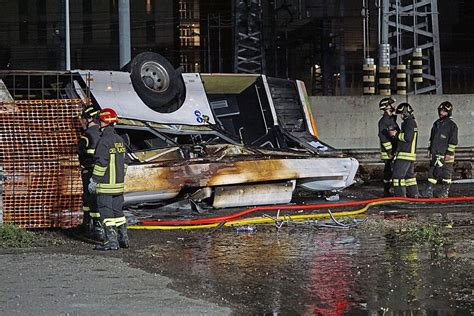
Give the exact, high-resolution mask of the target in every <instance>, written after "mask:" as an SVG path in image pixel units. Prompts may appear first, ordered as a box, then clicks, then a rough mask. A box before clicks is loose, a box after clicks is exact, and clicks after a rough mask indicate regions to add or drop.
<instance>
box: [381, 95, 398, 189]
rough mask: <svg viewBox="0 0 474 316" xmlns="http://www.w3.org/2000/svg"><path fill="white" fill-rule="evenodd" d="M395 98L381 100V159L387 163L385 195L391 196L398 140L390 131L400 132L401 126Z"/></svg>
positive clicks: (384, 180)
mask: <svg viewBox="0 0 474 316" xmlns="http://www.w3.org/2000/svg"><path fill="white" fill-rule="evenodd" d="M395 101H396V100H395V99H393V98H390V97H388V98H383V99H382V100H380V102H379V110H381V111H383V114H382V117H381V118H380V120H379V124H378V126H379V134H378V136H379V140H380V159H381V160H382V161H383V162H384V163H385V166H384V170H383V188H384V190H383V195H384V196H390V182H391V180H392V166H393V158H394V156H395V152H396V148H397V141H396V139H395V138H394V137H391V136H390V134H389V131H396V132H398V131H399V130H400V128H399V127H398V124H397V116H396V115H394V112H395V107H394V103H395Z"/></svg>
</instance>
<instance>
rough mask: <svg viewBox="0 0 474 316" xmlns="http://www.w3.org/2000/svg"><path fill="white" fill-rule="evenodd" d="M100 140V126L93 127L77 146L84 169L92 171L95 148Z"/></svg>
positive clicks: (88, 129)
mask: <svg viewBox="0 0 474 316" xmlns="http://www.w3.org/2000/svg"><path fill="white" fill-rule="evenodd" d="M99 138H100V127H99V125H93V126H91V127H89V128H87V130H86V131H85V132H84V134H83V135H81V138H80V139H79V143H78V145H77V151H78V154H79V163H80V164H81V166H82V167H83V168H87V169H92V168H93V167H94V154H95V148H96V147H97V143H98V142H99Z"/></svg>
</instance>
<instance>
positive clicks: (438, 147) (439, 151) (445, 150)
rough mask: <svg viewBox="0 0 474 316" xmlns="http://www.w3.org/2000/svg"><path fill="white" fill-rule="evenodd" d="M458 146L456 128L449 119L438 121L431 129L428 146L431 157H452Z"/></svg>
mask: <svg viewBox="0 0 474 316" xmlns="http://www.w3.org/2000/svg"><path fill="white" fill-rule="evenodd" d="M457 144H458V126H457V125H456V123H454V122H453V120H451V118H449V117H445V118H442V119H438V120H437V121H436V122H434V124H433V127H432V128H431V134H430V145H429V147H428V149H429V151H430V153H431V155H432V156H433V157H435V156H443V157H444V155H450V156H454V152H455V150H456V146H457Z"/></svg>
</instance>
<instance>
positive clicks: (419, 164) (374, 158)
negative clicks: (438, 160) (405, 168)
mask: <svg viewBox="0 0 474 316" xmlns="http://www.w3.org/2000/svg"><path fill="white" fill-rule="evenodd" d="M342 152H343V153H344V154H345V155H347V156H349V157H353V158H356V159H357V160H358V161H359V165H360V167H359V175H361V177H362V178H370V179H381V178H382V169H383V161H382V160H380V151H379V149H343V150H342ZM427 152H428V149H427V148H418V149H417V160H416V163H415V170H416V172H417V174H419V175H421V176H422V175H423V174H424V173H426V172H428V169H429V162H430V158H429V157H428V156H427ZM473 170H474V147H458V148H456V159H455V162H454V175H453V178H454V179H472V178H473Z"/></svg>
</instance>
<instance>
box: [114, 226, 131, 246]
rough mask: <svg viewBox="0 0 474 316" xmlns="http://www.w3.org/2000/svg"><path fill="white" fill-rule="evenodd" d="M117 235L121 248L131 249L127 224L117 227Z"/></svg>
mask: <svg viewBox="0 0 474 316" xmlns="http://www.w3.org/2000/svg"><path fill="white" fill-rule="evenodd" d="M117 235H118V242H119V245H120V248H128V247H130V244H129V241H128V235H127V224H123V225H120V226H119V227H117Z"/></svg>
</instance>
